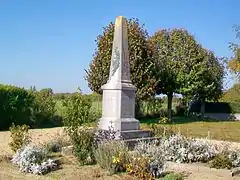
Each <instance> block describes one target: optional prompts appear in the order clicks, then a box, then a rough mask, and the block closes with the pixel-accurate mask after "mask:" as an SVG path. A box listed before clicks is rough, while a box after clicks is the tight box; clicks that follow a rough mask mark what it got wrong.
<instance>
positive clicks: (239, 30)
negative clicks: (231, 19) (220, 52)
mask: <svg viewBox="0 0 240 180" xmlns="http://www.w3.org/2000/svg"><path fill="white" fill-rule="evenodd" d="M233 28H234V30H235V32H236V38H237V39H238V40H239V39H240V25H234V27H233ZM229 48H230V49H231V50H232V52H233V54H234V56H233V57H231V58H230V60H229V61H228V68H229V69H230V70H231V72H233V73H235V74H236V75H237V76H238V78H239V77H240V76H239V75H240V45H239V44H237V43H233V42H231V43H230V45H229Z"/></svg>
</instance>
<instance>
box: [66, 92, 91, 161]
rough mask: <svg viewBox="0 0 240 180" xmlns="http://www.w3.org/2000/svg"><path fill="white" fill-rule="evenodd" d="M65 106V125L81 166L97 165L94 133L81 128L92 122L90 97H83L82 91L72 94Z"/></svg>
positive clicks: (67, 98)
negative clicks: (94, 150) (94, 152)
mask: <svg viewBox="0 0 240 180" xmlns="http://www.w3.org/2000/svg"><path fill="white" fill-rule="evenodd" d="M63 106H64V107H65V115H64V120H63V123H64V125H65V131H66V133H67V134H68V135H69V137H70V140H71V142H72V144H73V150H74V154H75V156H76V157H77V158H78V160H79V162H80V164H81V165H85V164H93V163H95V159H94V156H93V141H94V131H93V130H90V129H87V128H80V127H81V126H82V125H83V124H84V123H88V122H91V121H92V119H91V115H90V108H91V101H90V100H89V97H88V96H83V95H82V94H81V91H80V92H79V93H74V94H71V95H70V96H67V97H66V98H65V99H64V101H63Z"/></svg>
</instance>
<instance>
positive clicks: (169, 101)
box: [167, 92, 173, 122]
mask: <svg viewBox="0 0 240 180" xmlns="http://www.w3.org/2000/svg"><path fill="white" fill-rule="evenodd" d="M167 97H168V105H167V108H168V120H169V121H170V122H172V99H173V93H172V92H170V93H168V94H167Z"/></svg>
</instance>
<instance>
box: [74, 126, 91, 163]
mask: <svg viewBox="0 0 240 180" xmlns="http://www.w3.org/2000/svg"><path fill="white" fill-rule="evenodd" d="M70 138H71V141H72V144H73V151H74V154H75V156H76V157H77V158H78V160H79V163H80V164H81V165H89V164H94V163H95V157H94V154H93V150H94V146H93V140H94V131H93V130H90V129H85V128H81V129H80V128H79V129H75V130H74V131H73V132H72V133H71V134H70Z"/></svg>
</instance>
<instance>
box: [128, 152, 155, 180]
mask: <svg viewBox="0 0 240 180" xmlns="http://www.w3.org/2000/svg"><path fill="white" fill-rule="evenodd" d="M149 161H150V158H149V157H147V156H144V155H140V154H138V153H134V154H133V156H131V157H130V163H129V164H127V172H128V173H129V174H130V175H132V176H133V177H134V178H136V179H148V180H153V179H154V178H153V176H152V173H151V171H150V169H149Z"/></svg>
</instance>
